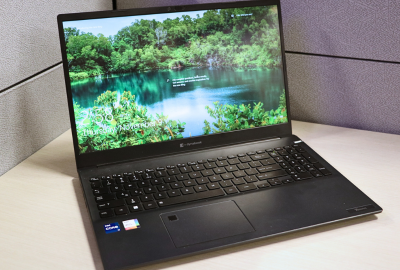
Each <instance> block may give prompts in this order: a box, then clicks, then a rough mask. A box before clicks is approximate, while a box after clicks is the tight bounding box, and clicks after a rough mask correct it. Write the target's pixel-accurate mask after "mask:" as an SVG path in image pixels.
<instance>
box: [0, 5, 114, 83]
mask: <svg viewBox="0 0 400 270" xmlns="http://www.w3.org/2000/svg"><path fill="white" fill-rule="evenodd" d="M107 9H112V1H111V0H85V1H78V0H70V1H46V0H35V1H12V0H2V1H0V48H1V50H0V63H1V64H0V90H2V89H4V88H6V87H8V86H11V85H13V84H15V83H17V82H19V81H21V80H23V79H25V78H27V77H29V76H32V75H33V74H35V73H37V72H39V71H41V70H43V69H46V68H48V67H49V66H52V65H54V64H56V63H58V62H60V61H61V52H60V45H59V38H58V30H57V29H58V28H57V15H58V14H60V13H72V12H84V11H94V10H107Z"/></svg>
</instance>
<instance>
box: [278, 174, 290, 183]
mask: <svg viewBox="0 0 400 270" xmlns="http://www.w3.org/2000/svg"><path fill="white" fill-rule="evenodd" d="M278 179H279V180H281V182H282V184H290V183H293V182H294V180H293V178H292V177H290V176H287V177H280V178H278Z"/></svg>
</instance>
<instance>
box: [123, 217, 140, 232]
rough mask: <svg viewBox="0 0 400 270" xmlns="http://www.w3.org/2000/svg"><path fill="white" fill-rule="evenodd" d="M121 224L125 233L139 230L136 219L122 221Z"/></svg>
mask: <svg viewBox="0 0 400 270" xmlns="http://www.w3.org/2000/svg"><path fill="white" fill-rule="evenodd" d="M122 224H124V228H125V231H128V230H134V229H138V228H140V224H139V221H138V220H137V219H130V220H125V221H122Z"/></svg>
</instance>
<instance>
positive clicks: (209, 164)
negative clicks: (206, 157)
mask: <svg viewBox="0 0 400 270" xmlns="http://www.w3.org/2000/svg"><path fill="white" fill-rule="evenodd" d="M203 166H204V168H206V169H213V168H216V167H217V165H215V163H214V162H211V163H205V164H203Z"/></svg>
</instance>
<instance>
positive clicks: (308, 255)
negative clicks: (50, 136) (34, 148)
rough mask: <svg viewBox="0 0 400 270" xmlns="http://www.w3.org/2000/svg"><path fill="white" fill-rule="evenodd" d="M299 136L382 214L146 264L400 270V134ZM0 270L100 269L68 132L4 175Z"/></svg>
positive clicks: (297, 127) (306, 126)
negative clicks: (182, 257) (377, 207)
mask: <svg viewBox="0 0 400 270" xmlns="http://www.w3.org/2000/svg"><path fill="white" fill-rule="evenodd" d="M293 133H294V134H296V135H298V136H299V137H300V138H301V139H303V140H304V141H305V142H306V143H307V144H309V145H310V146H311V147H312V148H313V149H314V150H315V151H317V152H318V153H319V154H320V155H321V156H322V157H324V158H325V159H326V160H327V161H328V162H330V163H331V164H332V165H333V166H334V167H336V169H337V170H339V171H340V172H341V173H342V174H343V175H345V176H346V177H347V178H348V179H350V181H352V182H353V183H354V184H355V185H356V186H357V187H358V188H360V189H361V190H362V191H364V192H365V193H366V194H367V195H368V196H370V197H371V198H372V199H373V200H374V201H375V202H377V203H378V204H379V205H380V206H381V207H382V208H383V212H382V213H381V214H379V215H372V216H366V217H361V218H357V219H354V220H349V221H342V222H339V223H335V224H331V225H326V226H322V227H318V228H313V229H307V230H304V231H300V232H295V233H290V234H287V235H282V236H277V237H273V238H270V239H266V240H260V241H256V242H253V243H249V244H242V245H239V246H236V247H231V248H226V249H222V250H219V251H214V252H208V253H205V254H202V255H196V256H191V257H187V258H184V259H179V260H173V261H169V262H166V263H160V264H155V265H151V266H147V267H143V268H139V269H142V270H144V269H174V270H177V269H189V268H190V269H193V270H196V269H266V268H268V269H318V270H320V269H363V270H365V269H399V266H400V256H399V254H400V244H399V243H400V196H399V192H400V180H399V176H398V173H396V170H397V168H398V167H399V165H400V162H399V160H400V136H397V135H390V134H383V133H376V132H368V131H361V130H354V129H346V128H338V127H332V126H324V125H317V124H310V123H304V122H296V121H295V122H293ZM391 168H392V169H391ZM393 168H394V169H393ZM0 268H1V269H8V270H11V269H40V270H43V269H96V270H100V269H103V267H102V263H101V260H100V256H99V251H98V249H97V246H96V242H95V238H94V233H93V230H92V228H91V225H90V220H89V216H88V214H87V212H86V208H85V203H84V200H83V195H82V190H81V187H80V184H79V180H78V179H77V173H76V169H75V161H74V155H73V148H72V139H71V133H70V131H67V132H65V133H64V134H62V135H61V136H60V137H58V138H57V139H55V140H54V141H53V142H51V143H50V144H48V145H46V146H45V147H43V148H42V149H41V150H39V151H38V152H36V153H35V154H34V155H32V156H31V157H29V158H28V159H26V160H25V161H23V162H22V163H21V164H19V165H18V166H16V167H15V168H13V169H12V170H10V171H9V172H7V173H6V174H4V175H3V176H1V177H0Z"/></svg>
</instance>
